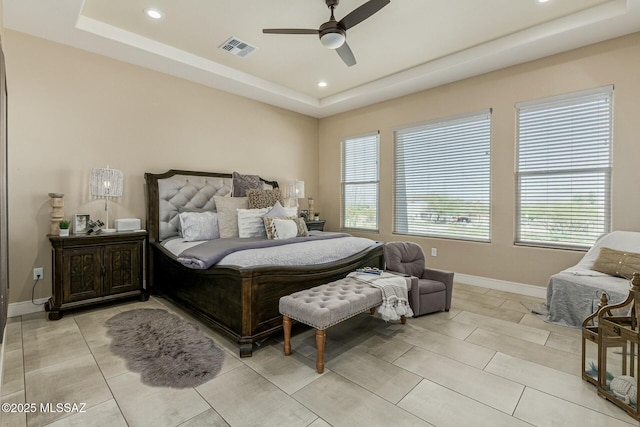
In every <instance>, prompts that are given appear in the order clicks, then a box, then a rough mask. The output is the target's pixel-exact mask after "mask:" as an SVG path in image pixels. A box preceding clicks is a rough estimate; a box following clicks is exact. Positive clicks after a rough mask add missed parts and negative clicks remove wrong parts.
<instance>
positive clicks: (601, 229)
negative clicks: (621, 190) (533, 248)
mask: <svg viewBox="0 0 640 427" xmlns="http://www.w3.org/2000/svg"><path fill="white" fill-rule="evenodd" d="M612 101H613V87H612V86H609V87H606V88H599V89H595V90H592V91H585V92H580V93H576V94H570V95H563V96H559V97H554V98H550V99H546V100H538V101H530V102H523V103H520V104H517V105H516V113H517V126H518V128H517V153H516V155H517V160H516V162H517V164H516V178H517V195H516V204H517V206H516V215H517V219H516V243H522V244H531V245H541V246H549V247H575V248H584V247H588V246H591V245H592V244H593V242H595V240H596V238H597V237H598V236H599V235H600V234H602V233H606V232H609V229H610V194H609V193H610V179H611V129H612Z"/></svg>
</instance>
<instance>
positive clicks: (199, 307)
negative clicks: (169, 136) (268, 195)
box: [145, 170, 384, 357]
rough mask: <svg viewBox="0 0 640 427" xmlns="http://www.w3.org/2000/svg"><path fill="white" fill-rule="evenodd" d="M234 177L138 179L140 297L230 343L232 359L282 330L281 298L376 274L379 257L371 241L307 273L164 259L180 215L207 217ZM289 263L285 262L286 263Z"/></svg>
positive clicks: (184, 174) (175, 173)
mask: <svg viewBox="0 0 640 427" xmlns="http://www.w3.org/2000/svg"><path fill="white" fill-rule="evenodd" d="M235 175H236V174H235V173H234V174H228V173H210V172H195V171H185V170H169V171H167V172H165V173H160V174H154V173H145V181H146V198H147V230H148V232H149V250H148V251H147V267H148V268H147V290H148V292H150V293H152V294H159V295H162V296H165V297H167V298H169V299H170V300H172V301H174V302H175V303H177V304H178V305H180V306H181V307H183V308H185V309H187V310H188V311H190V312H192V313H193V314H195V315H196V316H197V317H199V318H200V319H201V320H203V321H205V322H206V323H208V324H210V325H211V326H213V327H215V328H217V329H219V330H220V331H222V332H224V333H226V334H227V335H228V336H230V337H231V338H232V339H233V340H235V341H237V343H238V345H239V352H240V356H241V357H249V356H251V355H252V351H253V348H254V345H255V344H256V343H258V342H260V341H261V340H263V339H265V338H267V337H269V336H270V335H272V334H274V333H277V332H279V331H281V330H282V316H281V315H280V313H279V311H278V302H279V300H280V298H281V297H282V296H285V295H289V294H291V293H293V292H297V291H300V290H303V289H308V288H311V287H314V286H318V285H320V284H323V283H327V282H331V281H334V280H338V279H341V278H343V277H345V276H346V275H347V274H348V273H350V272H352V271H354V270H355V269H356V268H360V267H365V266H371V267H378V268H383V267H384V255H383V245H382V243H380V242H374V241H371V242H370V244H369V243H367V247H366V248H364V249H362V250H359V251H358V252H356V253H353V254H350V255H348V256H346V257H343V258H341V259H337V260H333V261H330V262H324V263H320V264H312V265H283V263H280V262H270V263H269V264H259V265H254V266H251V265H237V264H231V263H228V262H225V259H234V258H232V257H233V256H236V255H237V254H238V253H239V252H235V253H232V254H230V255H229V256H230V257H231V258H224V259H222V261H220V262H218V263H216V264H214V265H212V266H210V267H207V268H191V267H189V266H187V265H185V264H183V260H179V258H180V256H179V254H177V253H176V252H175V249H173V252H172V250H169V249H168V248H167V247H166V245H167V243H169V241H170V240H171V239H172V238H175V236H177V235H178V233H179V231H178V227H179V226H178V224H179V222H180V221H179V219H178V216H179V214H180V212H184V211H189V210H199V211H203V210H205V211H206V210H215V207H214V206H215V202H214V200H218V201H220V197H229V196H231V193H232V192H233V191H234V190H233V183H234V179H235ZM260 180H261V183H262V184H263V185H264V187H265V188H274V189H277V188H278V183H277V182H273V181H266V180H264V179H262V178H260ZM223 200H225V203H226V202H227V200H226V199H223ZM218 215H221V212H219V213H218ZM312 233H314V234H324V233H321V232H312ZM329 237H331V238H328V237H327V236H319V237H318V239H320V241H321V242H323V243H322V244H324V245H327V244H328V243H327V242H329V241H331V240H333V241H335V242H336V244H337V243H338V242H340V241H341V240H340V239H341V238H342V236H329ZM334 237H335V238H334ZM296 239H299V238H296ZM296 239H291V240H292V241H294V240H296ZM220 240H221V241H225V239H220ZM256 240H257V239H256ZM295 244H297V245H310V244H312V242H296V243H295ZM269 249H270V248H269ZM290 258H291V257H287V259H288V261H290ZM294 258H295V257H294ZM256 259H259V258H258V257H256ZM234 262H235V261H234ZM238 264H240V262H238ZM201 267H202V266H201Z"/></svg>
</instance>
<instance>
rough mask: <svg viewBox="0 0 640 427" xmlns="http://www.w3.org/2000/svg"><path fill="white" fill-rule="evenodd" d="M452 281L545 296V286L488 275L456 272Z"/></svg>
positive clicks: (521, 293) (534, 295)
mask: <svg viewBox="0 0 640 427" xmlns="http://www.w3.org/2000/svg"><path fill="white" fill-rule="evenodd" d="M453 281H454V282H458V283H462V284H465V285H473V286H479V287H481V288H489V289H495V290H498V291H505V292H513V293H514V294H520V295H528V296H530V297H536V298H546V297H547V288H543V287H540V286H533V285H527V284H525V283H517V282H508V281H506V280H498V279H490V278H488V277H480V276H471V275H469V274H461V273H456V274H455V276H454V279H453ZM454 292H455V286H454Z"/></svg>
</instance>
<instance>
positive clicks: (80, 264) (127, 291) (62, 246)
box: [45, 231, 149, 320]
mask: <svg viewBox="0 0 640 427" xmlns="http://www.w3.org/2000/svg"><path fill="white" fill-rule="evenodd" d="M146 240H147V232H146V231H136V232H116V233H104V234H99V235H85V234H80V235H71V236H68V237H60V236H49V241H50V242H51V246H52V267H53V270H52V271H53V273H52V278H53V279H52V280H53V283H52V296H51V298H50V299H49V302H47V303H46V304H45V309H46V310H47V311H48V312H49V319H50V320H58V319H60V318H61V317H62V310H68V309H73V308H78V307H83V306H87V305H92V304H98V303H101V302H105V301H113V300H117V299H121V298H130V297H139V298H140V299H141V300H142V301H146V300H147V299H148V298H149V295H148V294H147V293H146V292H145V289H144V285H143V271H144V249H145V246H146V244H145V243H146Z"/></svg>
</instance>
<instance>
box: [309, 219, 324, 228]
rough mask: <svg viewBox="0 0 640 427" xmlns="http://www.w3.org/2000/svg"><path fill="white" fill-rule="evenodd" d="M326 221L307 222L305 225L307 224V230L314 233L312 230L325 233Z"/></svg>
mask: <svg viewBox="0 0 640 427" xmlns="http://www.w3.org/2000/svg"><path fill="white" fill-rule="evenodd" d="M325 222H326V221H325V220H324V219H320V220H317V221H305V224H307V230H309V231H312V230H317V231H324V223H325Z"/></svg>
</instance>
